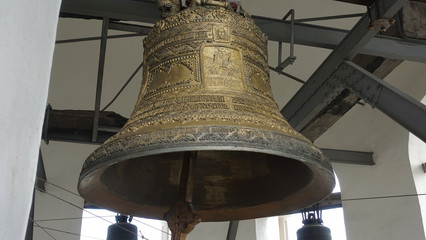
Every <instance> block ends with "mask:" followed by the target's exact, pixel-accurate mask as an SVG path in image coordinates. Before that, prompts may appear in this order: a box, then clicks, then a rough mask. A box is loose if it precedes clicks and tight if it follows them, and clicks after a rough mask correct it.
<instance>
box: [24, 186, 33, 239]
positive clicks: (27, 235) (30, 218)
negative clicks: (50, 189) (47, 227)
mask: <svg viewBox="0 0 426 240" xmlns="http://www.w3.org/2000/svg"><path fill="white" fill-rule="evenodd" d="M34 201H35V189H34V190H33V201H32V202H31V209H30V214H29V216H28V223H27V231H26V232H25V240H33V235H34V222H33V221H34Z"/></svg>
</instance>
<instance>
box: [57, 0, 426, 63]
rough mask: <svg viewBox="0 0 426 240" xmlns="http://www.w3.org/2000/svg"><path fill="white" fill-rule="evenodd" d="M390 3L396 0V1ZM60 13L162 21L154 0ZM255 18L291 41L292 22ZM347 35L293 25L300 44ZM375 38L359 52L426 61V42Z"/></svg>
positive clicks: (91, 0)
mask: <svg viewBox="0 0 426 240" xmlns="http://www.w3.org/2000/svg"><path fill="white" fill-rule="evenodd" d="M389 2H391V3H393V2H394V1H389ZM61 13H63V14H66V15H69V16H76V17H78V16H80V17H84V18H96V19H99V18H104V17H107V18H110V19H116V20H127V21H137V22H143V23H151V24H154V23H155V22H157V21H158V20H160V14H159V11H158V10H157V7H156V5H155V2H154V1H150V2H148V1H132V0H63V1H62V6H61ZM252 18H253V20H254V21H255V22H256V24H257V25H258V26H259V27H260V28H261V29H262V31H263V32H265V33H266V34H267V35H268V39H269V40H272V41H278V42H286V43H289V42H290V41H291V40H290V35H289V34H288V33H289V32H290V28H291V26H290V25H291V22H290V21H284V20H282V19H273V18H267V17H261V16H252ZM367 27H368V26H367ZM347 34H348V31H347V30H342V29H336V28H329V27H322V26H316V25H312V24H304V23H297V22H296V23H295V24H294V35H295V38H294V43H295V44H300V45H307V46H312V47H321V48H328V49H334V48H336V47H337V46H338V45H339V43H340V42H341V41H342V40H343V39H344V37H345V36H346V35H347ZM373 39H374V40H372V41H370V42H368V43H366V44H365V45H364V47H363V48H362V49H360V51H359V52H360V53H364V54H369V55H376V56H382V57H387V58H390V57H392V58H395V59H403V60H410V61H420V62H426V45H425V44H415V45H413V43H410V42H409V41H406V40H404V39H399V38H396V39H395V38H383V37H378V36H375V37H374V38H373ZM389 46H392V47H389Z"/></svg>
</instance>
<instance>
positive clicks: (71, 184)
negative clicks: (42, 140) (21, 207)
mask: <svg viewBox="0 0 426 240" xmlns="http://www.w3.org/2000/svg"><path fill="white" fill-rule="evenodd" d="M95 148H96V146H95V145H88V144H75V143H64V142H54V141H51V142H50V143H49V145H45V144H42V152H43V159H44V164H45V168H46V173H47V180H48V182H49V183H47V184H46V185H45V186H46V192H44V193H43V192H40V191H37V192H36V198H35V199H36V201H35V212H34V219H35V221H36V222H37V224H38V225H40V226H42V227H46V228H50V229H45V230H46V231H47V232H49V234H51V235H52V236H54V237H55V238H56V239H61V240H78V239H80V237H79V236H78V234H80V229H81V217H82V211H81V208H83V206H84V200H83V198H81V197H80V196H78V194H77V182H78V177H79V172H80V171H81V167H82V166H83V163H84V160H85V159H86V158H87V156H88V155H89V154H90V153H91V152H93V151H94V150H95ZM51 183H53V184H55V185H56V186H55V185H52V184H51ZM57 186H59V187H57ZM70 192H71V193H70ZM73 193H75V194H73ZM57 219H63V220H57ZM93 227H95V226H93ZM52 229H54V230H52ZM59 231H66V232H69V233H73V234H76V235H73V234H67V233H62V232H59ZM49 238H50V236H49V235H48V234H47V233H46V232H45V231H44V230H43V229H41V228H39V227H35V228H34V239H35V240H42V239H49Z"/></svg>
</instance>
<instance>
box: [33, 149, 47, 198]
mask: <svg viewBox="0 0 426 240" xmlns="http://www.w3.org/2000/svg"><path fill="white" fill-rule="evenodd" d="M36 176H37V178H36V187H37V188H38V189H39V190H40V191H46V187H45V182H46V181H47V178H46V170H45V168H44V163H43V155H42V154H41V149H40V150H39V154H38V163H37V175H36Z"/></svg>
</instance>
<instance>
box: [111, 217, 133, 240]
mask: <svg viewBox="0 0 426 240" xmlns="http://www.w3.org/2000/svg"><path fill="white" fill-rule="evenodd" d="M128 218H129V217H128V216H126V215H117V216H116V217H115V220H116V222H117V223H116V224H113V225H111V226H109V227H108V235H107V240H137V239H138V227H136V226H135V225H133V224H131V223H130V222H127V219H128ZM130 221H131V217H130Z"/></svg>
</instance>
